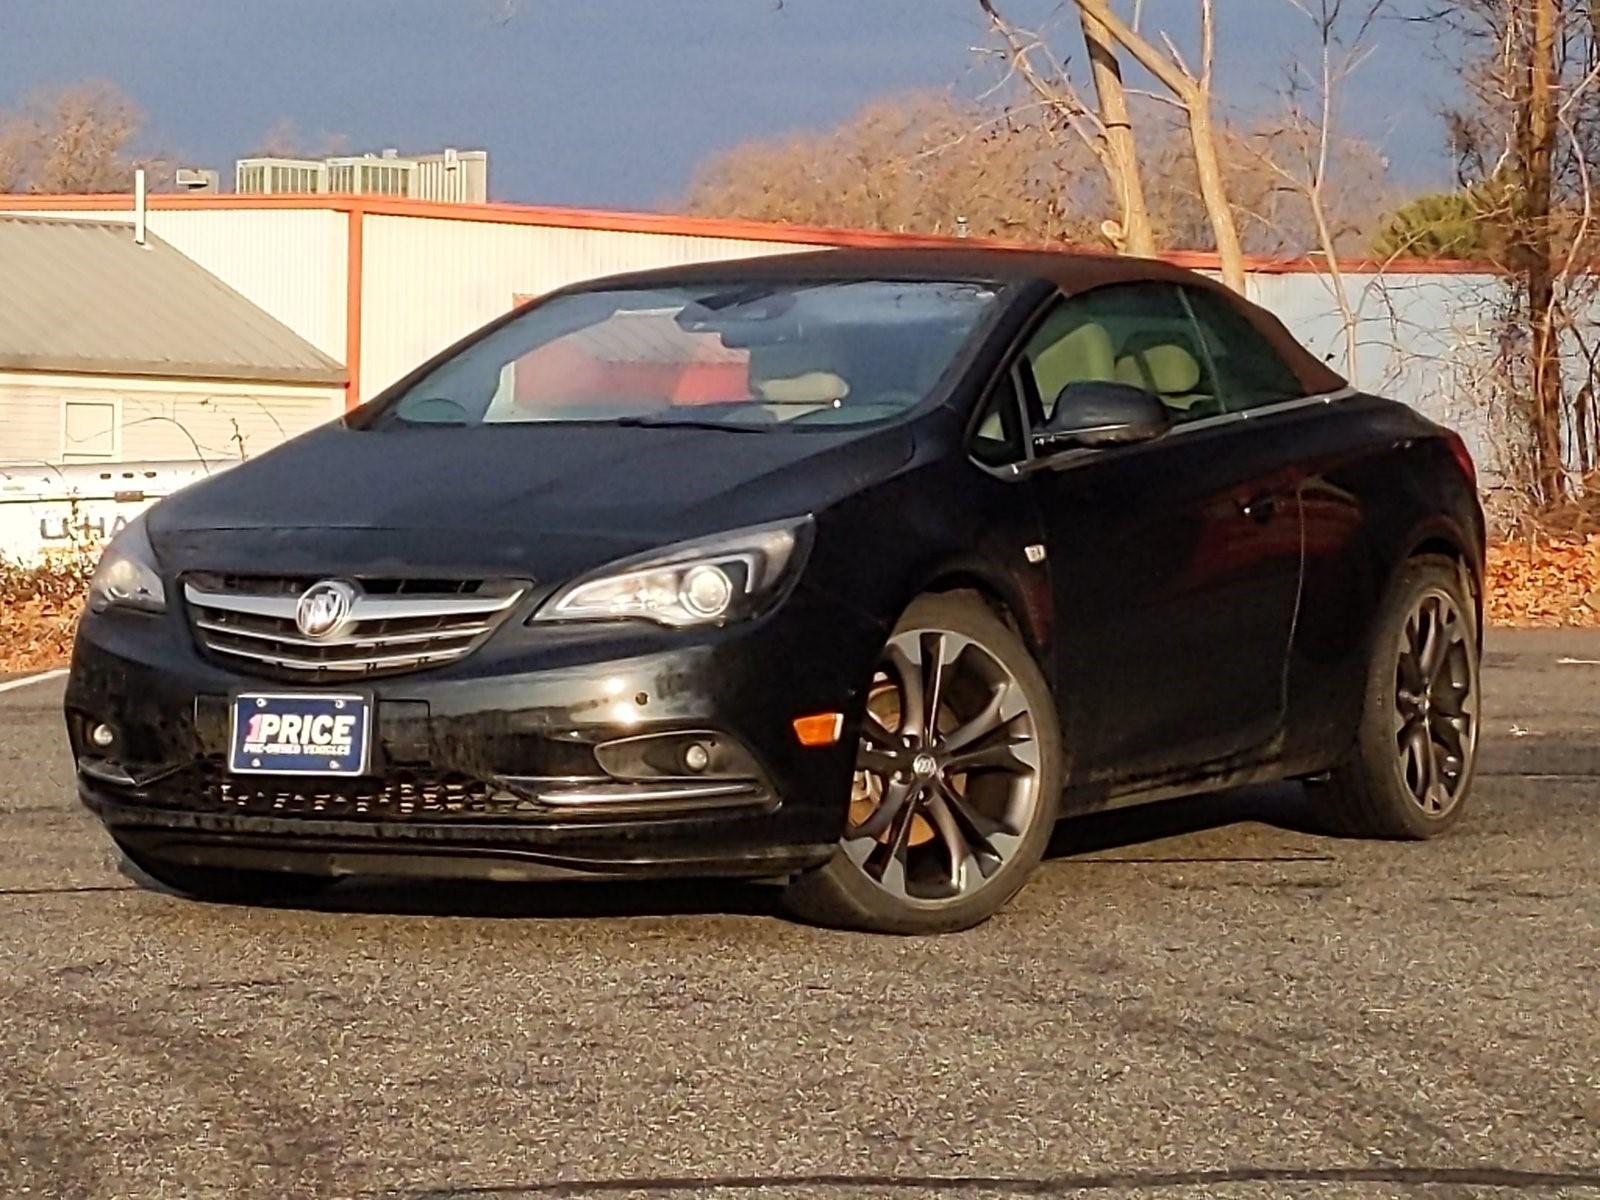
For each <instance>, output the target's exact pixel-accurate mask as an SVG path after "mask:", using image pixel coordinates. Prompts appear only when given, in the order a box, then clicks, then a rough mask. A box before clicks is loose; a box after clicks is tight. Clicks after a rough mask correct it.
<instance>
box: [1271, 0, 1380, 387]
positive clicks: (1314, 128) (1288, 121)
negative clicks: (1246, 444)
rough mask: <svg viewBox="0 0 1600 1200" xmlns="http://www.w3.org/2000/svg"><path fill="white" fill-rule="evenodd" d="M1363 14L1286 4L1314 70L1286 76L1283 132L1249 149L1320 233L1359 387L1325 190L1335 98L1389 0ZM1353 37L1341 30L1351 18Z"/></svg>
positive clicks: (1354, 325)
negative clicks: (1304, 28)
mask: <svg viewBox="0 0 1600 1200" xmlns="http://www.w3.org/2000/svg"><path fill="white" fill-rule="evenodd" d="M1358 2H1359V9H1354V10H1353V9H1347V7H1346V0H1287V3H1288V4H1290V5H1291V6H1292V7H1293V8H1295V9H1296V10H1298V11H1299V12H1300V13H1301V14H1302V15H1303V16H1305V17H1306V19H1307V20H1309V21H1310V22H1311V23H1312V25H1313V26H1314V27H1315V29H1316V34H1317V46H1318V55H1317V65H1316V67H1315V68H1314V70H1307V69H1306V68H1305V67H1304V66H1303V65H1302V64H1299V63H1296V64H1295V65H1294V66H1293V67H1292V68H1291V69H1290V73H1289V80H1288V85H1287V88H1286V91H1285V96H1284V99H1285V105H1284V117H1283V121H1282V125H1281V128H1279V129H1277V130H1274V131H1272V133H1271V135H1270V136H1268V137H1265V138H1259V139H1256V140H1255V141H1254V142H1253V143H1252V145H1253V148H1254V149H1255V150H1256V153H1257V155H1258V157H1259V159H1260V161H1261V162H1262V164H1263V165H1264V166H1266V167H1267V168H1268V169H1269V170H1270V171H1271V172H1272V173H1273V174H1274V175H1275V176H1276V177H1277V178H1278V180H1280V181H1281V183H1282V185H1283V186H1284V187H1286V188H1288V189H1289V190H1291V191H1292V192H1294V193H1295V194H1296V195H1297V196H1298V197H1300V199H1301V200H1302V202H1303V203H1304V205H1305V208H1306V211H1307V212H1308V213H1309V214H1310V217H1311V220H1312V224H1313V226H1314V228H1315V231H1316V244H1317V248H1318V250H1320V251H1321V257H1322V260H1323V263H1324V267H1325V270H1326V272H1327V275H1326V279H1327V284H1328V291H1329V293H1330V295H1331V296H1332V298H1333V302H1334V305H1335V307H1337V308H1338V310H1339V318H1340V322H1341V324H1342V325H1343V329H1344V341H1345V352H1344V358H1345V374H1346V376H1347V377H1348V378H1349V380H1350V381H1351V382H1352V383H1357V384H1359V374H1360V365H1359V361H1358V357H1357V349H1358V347H1359V344H1360V332H1359V326H1360V318H1359V314H1358V313H1357V311H1356V307H1357V306H1356V305H1355V304H1354V303H1353V302H1352V301H1351V298H1350V290H1349V288H1348V287H1347V286H1346V284H1345V277H1344V270H1343V268H1342V267H1341V266H1340V263H1339V248H1338V246H1337V244H1336V235H1335V227H1334V224H1333V221H1332V218H1331V217H1330V215H1329V204H1328V189H1329V177H1330V168H1331V166H1332V162H1333V152H1334V144H1335V142H1334V138H1335V135H1334V121H1335V109H1336V107H1337V95H1338V92H1339V89H1340V88H1341V87H1342V86H1343V85H1344V83H1345V81H1346V80H1348V79H1349V78H1350V76H1351V75H1352V74H1354V72H1355V71H1356V69H1357V68H1358V67H1359V66H1360V65H1361V63H1362V62H1363V61H1364V60H1365V59H1366V57H1367V55H1368V53H1369V48H1368V47H1367V46H1366V45H1365V41H1366V37H1367V34H1368V33H1369V32H1370V31H1371V29H1372V26H1373V22H1374V21H1376V20H1377V18H1378V14H1379V13H1380V12H1381V11H1382V9H1383V5H1384V0H1358ZM1352 15H1353V17H1354V22H1353V25H1354V27H1353V29H1351V30H1349V31H1347V30H1346V29H1345V28H1344V20H1345V18H1346V17H1347V16H1352Z"/></svg>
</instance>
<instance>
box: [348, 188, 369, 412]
mask: <svg viewBox="0 0 1600 1200" xmlns="http://www.w3.org/2000/svg"><path fill="white" fill-rule="evenodd" d="M345 212H346V214H347V224H346V227H345V251H344V371H345V384H344V386H345V393H344V407H345V411H346V412H349V411H350V410H351V409H352V408H354V407H356V405H358V404H360V403H361V287H362V270H363V268H364V265H365V264H364V261H363V255H364V246H363V234H364V229H363V226H364V224H365V216H366V214H365V213H364V212H363V211H362V209H361V206H360V205H358V204H353V205H351V206H350V207H349V208H347V209H346V210H345Z"/></svg>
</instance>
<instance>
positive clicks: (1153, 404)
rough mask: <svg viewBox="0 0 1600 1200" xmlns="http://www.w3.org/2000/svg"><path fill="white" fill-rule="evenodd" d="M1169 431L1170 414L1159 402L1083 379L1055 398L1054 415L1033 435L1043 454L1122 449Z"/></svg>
mask: <svg viewBox="0 0 1600 1200" xmlns="http://www.w3.org/2000/svg"><path fill="white" fill-rule="evenodd" d="M1171 428H1172V413H1171V412H1170V411H1169V410H1168V409H1167V406H1166V405H1165V404H1163V403H1161V398H1160V397H1159V396H1157V395H1155V394H1154V393H1153V392H1147V391H1145V390H1144V389H1143V388H1140V387H1133V386H1131V385H1129V384H1126V383H1106V382H1101V381H1097V380H1083V381H1080V382H1078V383H1069V384H1067V386H1066V387H1064V388H1062V389H1061V394H1060V395H1059V396H1057V397H1056V407H1055V411H1054V412H1052V413H1051V414H1050V420H1049V421H1048V422H1046V423H1045V426H1044V428H1043V429H1040V430H1037V431H1036V432H1035V433H1034V435H1033V444H1034V447H1035V449H1038V450H1042V451H1044V452H1046V453H1053V452H1054V451H1057V450H1062V449H1066V448H1067V447H1069V446H1086V447H1095V446H1126V445H1130V444H1132V443H1134V442H1148V441H1150V440H1151V439H1152V438H1158V437H1160V436H1161V435H1162V434H1164V433H1166V432H1167V430H1169V429H1171Z"/></svg>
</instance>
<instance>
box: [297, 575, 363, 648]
mask: <svg viewBox="0 0 1600 1200" xmlns="http://www.w3.org/2000/svg"><path fill="white" fill-rule="evenodd" d="M355 602H356V589H355V588H354V587H352V586H351V585H350V584H348V583H346V582H345V581H344V580H342V579H324V580H323V581H322V582H321V583H313V584H312V585H311V586H310V587H308V588H307V589H306V590H305V591H304V592H302V593H301V594H300V600H299V602H298V603H297V604H296V605H295V606H294V623H295V628H297V629H299V630H300V632H301V633H303V634H305V635H306V637H308V638H327V637H332V636H333V635H334V634H336V633H338V632H339V631H340V630H342V629H343V628H344V627H345V626H346V625H348V624H349V623H350V610H351V608H352V607H354V605H355Z"/></svg>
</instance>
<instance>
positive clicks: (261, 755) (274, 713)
mask: <svg viewBox="0 0 1600 1200" xmlns="http://www.w3.org/2000/svg"><path fill="white" fill-rule="evenodd" d="M371 743H372V701H371V700H370V699H369V698H368V697H366V696H361V695H330V694H328V693H323V692H319V693H317V694H315V695H295V694H292V693H285V692H241V693H239V694H238V695H236V696H235V697H234V698H233V708H232V719H231V720H230V722H229V733H228V769H229V770H230V771H232V772H233V773H234V774H236V775H360V774H362V773H363V772H364V771H365V770H366V769H367V754H368V751H369V749H370V747H371Z"/></svg>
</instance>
